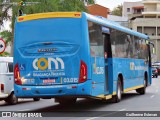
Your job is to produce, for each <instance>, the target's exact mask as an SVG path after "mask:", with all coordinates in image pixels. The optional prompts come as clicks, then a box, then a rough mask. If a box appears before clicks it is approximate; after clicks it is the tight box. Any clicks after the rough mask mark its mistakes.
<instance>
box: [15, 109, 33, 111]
mask: <svg viewBox="0 0 160 120" xmlns="http://www.w3.org/2000/svg"><path fill="white" fill-rule="evenodd" d="M29 110H31V109H24V110H18V111H29Z"/></svg>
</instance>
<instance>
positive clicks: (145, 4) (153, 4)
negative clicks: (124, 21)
mask: <svg viewBox="0 0 160 120" xmlns="http://www.w3.org/2000/svg"><path fill="white" fill-rule="evenodd" d="M141 3H142V5H141V6H139V5H140V4H139V5H138V6H132V10H134V9H139V12H138V14H135V13H134V12H132V13H130V14H128V18H129V19H130V28H131V29H133V30H136V31H138V32H141V33H144V34H146V35H148V36H149V37H150V41H151V42H153V43H154V45H155V54H152V58H153V60H152V61H160V54H158V51H160V0H143V1H141ZM130 4H133V3H130ZM124 8H125V9H127V7H124ZM140 9H141V10H140ZM124 13H125V12H124ZM125 15H126V13H125Z"/></svg>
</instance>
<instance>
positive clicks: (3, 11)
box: [0, 0, 12, 29]
mask: <svg viewBox="0 0 160 120" xmlns="http://www.w3.org/2000/svg"><path fill="white" fill-rule="evenodd" d="M11 7H12V5H11V4H8V3H3V0H0V29H1V27H2V26H3V24H4V21H6V20H9V19H11V15H10V14H9V9H10V8H11Z"/></svg>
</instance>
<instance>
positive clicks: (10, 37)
mask: <svg viewBox="0 0 160 120" xmlns="http://www.w3.org/2000/svg"><path fill="white" fill-rule="evenodd" d="M0 36H1V37H2V38H3V39H4V40H5V42H6V45H8V44H10V43H11V42H12V40H13V35H12V32H10V31H7V30H6V31H3V32H1V33H0Z"/></svg>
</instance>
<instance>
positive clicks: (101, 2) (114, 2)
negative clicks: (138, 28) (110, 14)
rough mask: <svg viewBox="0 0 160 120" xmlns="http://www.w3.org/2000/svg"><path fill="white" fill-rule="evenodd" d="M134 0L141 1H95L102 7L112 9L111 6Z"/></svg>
mask: <svg viewBox="0 0 160 120" xmlns="http://www.w3.org/2000/svg"><path fill="white" fill-rule="evenodd" d="M136 1H142V0H96V3H97V4H100V5H102V6H104V7H107V8H109V9H110V10H113V8H115V7H117V6H118V5H121V4H123V2H136Z"/></svg>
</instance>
